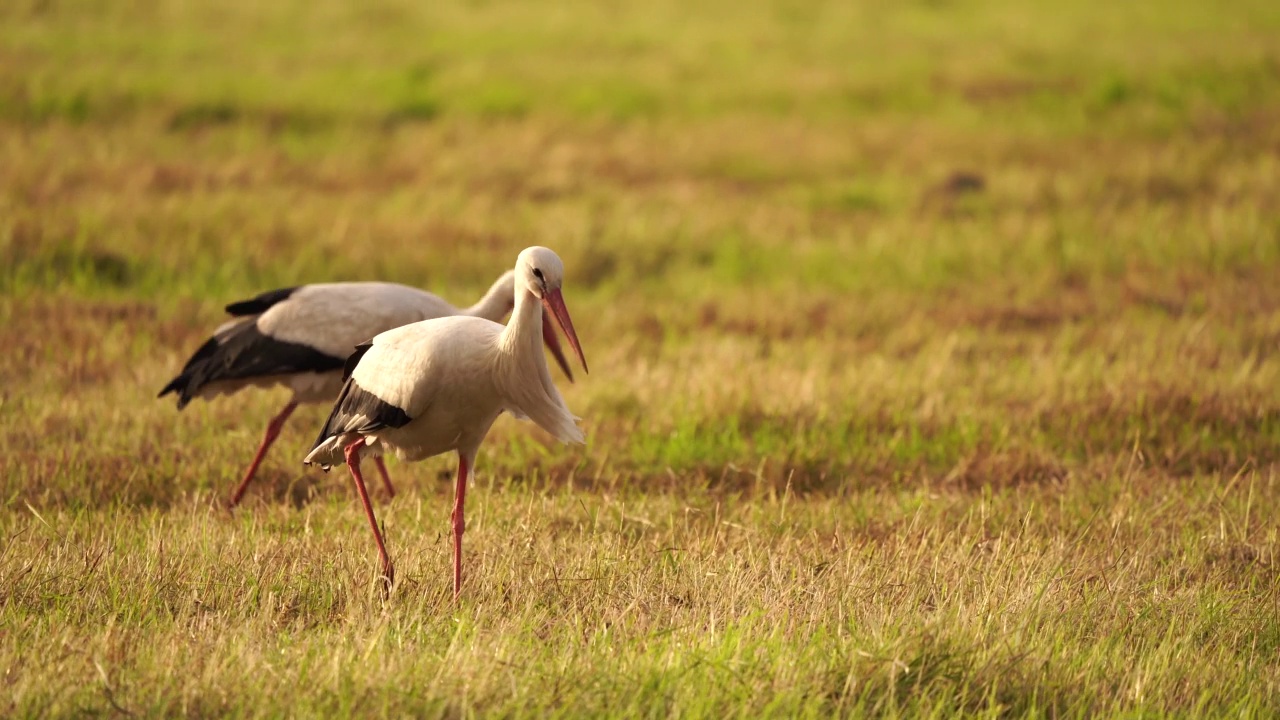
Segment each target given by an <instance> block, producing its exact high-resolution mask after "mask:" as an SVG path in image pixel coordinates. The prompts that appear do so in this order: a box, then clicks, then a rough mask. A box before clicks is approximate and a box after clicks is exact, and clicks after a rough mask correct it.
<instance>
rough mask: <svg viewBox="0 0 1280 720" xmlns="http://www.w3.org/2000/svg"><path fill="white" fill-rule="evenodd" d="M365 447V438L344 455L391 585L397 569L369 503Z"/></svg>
mask: <svg viewBox="0 0 1280 720" xmlns="http://www.w3.org/2000/svg"><path fill="white" fill-rule="evenodd" d="M363 446H364V438H360V439H359V440H357V441H355V442H353V443H351V444H350V445H348V446H347V447H346V448H345V449H344V450H343V454H344V455H345V456H346V458H347V467H348V468H350V469H351V477H352V478H354V479H355V481H356V490H357V491H358V492H359V493H360V502H362V503H364V514H365V516H366V517H368V518H369V527H370V528H371V529H372V530H373V539H374V542H376V543H378V557H379V558H380V559H381V560H382V575H383V577H385V578H386V580H387V583H388V584H390V583H391V582H393V581H394V580H395V577H396V572H395V568H393V567H392V566H391V558H389V557H387V546H386V545H383V544H382V531H381V530H379V529H378V519H377V518H375V517H374V516H373V505H371V504H370V503H369V491H368V490H366V489H365V487H364V478H363V477H361V476H360V448H361V447H363Z"/></svg>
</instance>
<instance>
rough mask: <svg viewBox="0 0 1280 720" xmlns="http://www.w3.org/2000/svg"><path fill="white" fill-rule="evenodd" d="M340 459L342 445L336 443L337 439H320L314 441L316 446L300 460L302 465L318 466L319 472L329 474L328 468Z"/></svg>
mask: <svg viewBox="0 0 1280 720" xmlns="http://www.w3.org/2000/svg"><path fill="white" fill-rule="evenodd" d="M341 457H342V445H341V444H340V443H339V442H338V438H336V437H329V438H321V439H320V440H318V441H316V446H315V447H313V448H311V452H309V453H307V456H306V457H305V458H303V459H302V464H303V465H319V466H320V469H321V470H324V471H325V472H329V468H331V467H333V466H334V465H336V464H337V463H338V462H340V461H341V460H340V458H341Z"/></svg>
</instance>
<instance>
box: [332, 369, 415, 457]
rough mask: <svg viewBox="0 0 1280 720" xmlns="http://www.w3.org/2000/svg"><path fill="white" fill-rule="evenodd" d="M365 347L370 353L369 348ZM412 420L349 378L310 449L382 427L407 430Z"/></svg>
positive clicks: (397, 408) (401, 410)
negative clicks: (335, 438)
mask: <svg viewBox="0 0 1280 720" xmlns="http://www.w3.org/2000/svg"><path fill="white" fill-rule="evenodd" d="M363 347H365V348H366V350H367V346H363ZM361 354H363V352H362V353H361ZM357 362H358V360H357ZM353 367H354V365H353ZM357 418H360V419H362V422H361V423H360V424H359V425H356V424H354V422H353V421H355V420H356V419H357ZM412 420H413V418H411V417H409V414H408V413H406V412H405V411H404V409H403V408H399V407H396V406H395V405H392V404H391V403H389V402H387V401H386V400H383V399H381V398H379V397H378V396H377V395H374V394H373V393H371V392H369V391H368V390H365V389H364V388H362V387H360V386H359V385H357V384H356V381H355V380H352V379H351V378H347V382H346V383H344V384H343V385H342V393H341V394H340V395H338V401H337V402H336V403H334V404H333V412H331V413H329V419H328V420H327V421H325V424H324V427H323V428H321V430H320V434H319V435H318V436H317V437H316V441H315V443H314V444H313V445H312V446H311V449H312V450H315V449H316V448H318V447H320V445H322V444H323V443H324V441H325V440H328V439H329V438H331V437H335V436H337V435H343V434H345V433H370V432H375V431H377V430H382V429H383V428H398V427H404V426H405V425H408V424H409V423H410V422H411V421H412Z"/></svg>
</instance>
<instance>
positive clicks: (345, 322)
mask: <svg viewBox="0 0 1280 720" xmlns="http://www.w3.org/2000/svg"><path fill="white" fill-rule="evenodd" d="M514 288H515V273H513V272H507V273H504V274H503V276H502V277H500V278H498V280H497V282H495V283H494V284H493V286H492V287H490V288H489V291H488V292H487V293H485V296H484V297H483V298H481V300H480V302H478V303H476V304H475V305H472V306H471V307H469V308H466V309H465V310H459V309H458V308H455V307H454V306H452V305H450V304H449V303H447V302H445V301H444V300H442V299H441V298H440V297H438V296H436V295H433V294H431V293H429V292H426V291H423V290H419V289H417V288H412V287H408V286H405V285H397V284H394V283H381V282H347V283H326V284H315V285H302V286H300V287H292V288H284V289H282V290H273V291H271V292H266V293H263V294H261V295H259V296H257V297H255V298H253V299H251V300H245V301H242V302H237V303H232V304H230V305H228V306H227V308H226V309H227V312H228V313H230V314H231V315H233V316H235V318H236V319H234V320H231V321H229V322H227V323H225V324H224V325H222V326H221V327H219V328H218V329H217V330H215V331H214V333H213V337H211V338H209V340H208V341H207V342H205V343H204V345H202V346H200V349H199V350H196V352H195V354H194V355H192V356H191V359H190V360H188V361H187V364H186V366H185V367H183V368H182V372H181V373H179V374H178V376H177V377H175V378H174V379H173V380H170V381H169V384H168V385H165V386H164V389H163V390H161V391H160V395H159V397H163V396H165V395H167V394H169V393H177V395H178V409H179V410H181V409H182V408H183V407H186V405H187V403H189V402H191V400H192V398H196V397H204V398H206V399H212V398H214V397H217V396H218V395H223V394H231V393H234V392H237V391H239V390H241V389H242V388H245V387H249V386H259V387H270V386H273V385H283V386H285V387H287V388H289V389H290V390H292V391H293V397H292V398H291V399H290V400H289V403H288V404H287V405H285V406H284V409H283V410H281V411H280V413H279V414H278V415H276V416H275V417H273V418H272V419H271V421H270V422H269V423H267V430H266V433H265V434H264V435H263V438H262V443H261V444H260V445H259V446H258V452H257V453H256V454H255V455H254V456H253V462H252V463H250V464H249V469H248V470H246V471H245V474H244V478H243V479H242V480H241V481H240V484H239V485H238V486H237V487H236V490H235V492H234V493H233V494H232V495H231V501H230V505H231V506H232V507H234V506H235V505H236V504H237V503H239V502H240V498H241V497H242V496H243V495H244V492H245V489H246V488H247V487H248V486H249V482H250V481H251V480H253V476H254V474H255V473H257V471H258V465H259V464H261V463H262V459H263V457H265V456H266V454H267V450H268V449H269V448H270V447H271V444H272V443H273V442H275V439H276V437H277V436H278V435H279V434H280V428H281V427H283V426H284V423H285V421H286V420H287V419H288V418H289V416H290V415H291V414H293V411H294V410H295V409H297V407H298V404H299V403H315V402H329V401H332V400H333V398H335V397H337V396H338V392H339V390H341V389H342V382H343V376H342V372H341V371H342V367H343V364H344V363H345V362H346V360H347V357H348V356H350V355H351V353H352V352H354V351H355V348H356V346H357V345H359V344H360V343H362V342H365V341H367V340H368V339H369V338H371V337H373V336H374V335H377V334H378V333H380V332H383V331H386V330H390V329H391V328H395V327H400V326H401V325H405V324H407V323H411V322H417V321H419V320H427V319H430V318H438V317H445V316H449V315H469V316H472V317H476V318H485V319H486V320H488V321H497V320H501V319H502V318H503V317H505V316H506V314H507V313H508V312H510V311H511V309H512V307H514V305H515V300H514V297H515V294H514V293H515V290H514ZM543 339H544V340H545V341H546V343H547V346H548V347H549V348H550V349H551V352H552V353H553V354H554V355H555V356H556V360H557V362H559V364H560V367H561V368H563V369H564V372H565V375H567V376H568V377H569V380H570V381H572V380H573V374H572V373H571V372H570V370H569V363H568V361H567V360H565V358H564V353H563V352H561V350H560V343H559V341H558V340H557V339H556V333H555V330H553V329H552V328H551V325H550V324H549V323H548V324H547V325H546V326H545V327H544V328H543ZM378 471H379V472H380V473H381V474H382V481H383V483H384V484H385V485H386V487H387V492H388V493H389V494H391V495H394V494H395V490H394V489H393V488H392V487H391V478H390V477H389V476H388V475H387V468H386V466H385V465H383V463H382V459H381V458H378Z"/></svg>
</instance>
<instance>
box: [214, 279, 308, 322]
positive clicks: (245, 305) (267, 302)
mask: <svg viewBox="0 0 1280 720" xmlns="http://www.w3.org/2000/svg"><path fill="white" fill-rule="evenodd" d="M298 287H301V286H294V287H287V288H280V289H279V290H268V291H267V292H264V293H262V294H261V295H258V296H257V297H254V298H250V299H248V300H241V301H240V302H233V303H231V304H230V305H228V306H227V312H228V313H230V314H232V315H234V316H235V317H243V316H245V315H261V314H262V313H264V312H266V311H267V310H269V309H271V306H272V305H275V304H276V303H280V302H283V301H285V300H288V299H289V296H290V295H292V294H294V293H295V292H297V290H298Z"/></svg>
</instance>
